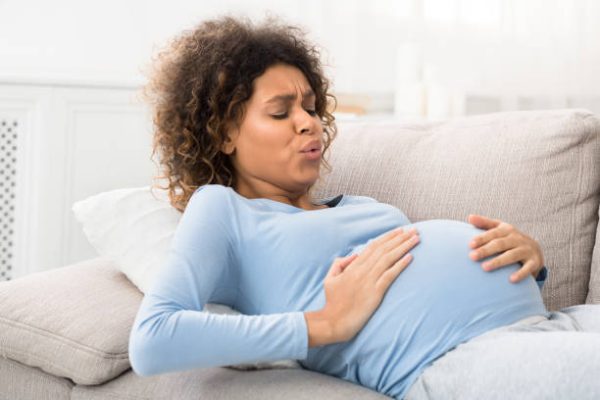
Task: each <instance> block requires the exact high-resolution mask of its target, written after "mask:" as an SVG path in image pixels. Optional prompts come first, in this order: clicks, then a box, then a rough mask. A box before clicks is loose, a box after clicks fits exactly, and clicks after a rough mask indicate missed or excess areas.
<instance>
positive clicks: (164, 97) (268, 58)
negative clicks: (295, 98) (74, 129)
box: [143, 15, 337, 212]
mask: <svg viewBox="0 0 600 400" xmlns="http://www.w3.org/2000/svg"><path fill="white" fill-rule="evenodd" d="M304 36H305V33H304V31H303V30H302V29H301V28H299V27H297V26H292V25H287V24H285V23H283V22H281V21H279V17H273V16H269V17H267V18H266V20H265V21H264V22H263V23H262V24H261V25H258V26H255V25H254V24H252V22H251V21H250V20H249V19H247V18H245V17H234V16H231V15H225V16H221V17H218V18H214V19H211V20H205V21H203V22H201V23H200V24H199V25H197V26H196V27H195V28H194V29H192V30H186V31H183V32H182V33H181V34H180V35H179V36H177V37H175V38H174V39H172V41H171V42H170V43H169V44H168V45H167V46H166V48H165V49H163V50H161V51H160V52H159V53H158V55H157V57H156V58H155V59H154V60H153V61H154V62H153V65H152V69H151V74H150V76H149V80H148V83H147V85H146V86H145V87H144V88H143V94H144V97H145V99H146V100H147V101H148V102H149V103H150V105H151V106H152V109H153V123H154V136H153V143H152V146H153V151H152V156H151V158H153V157H154V155H155V154H156V153H157V152H158V153H159V165H162V168H163V171H162V175H158V176H155V177H154V178H153V181H155V180H157V179H164V178H166V179H167V182H166V185H167V186H166V187H162V186H160V185H158V184H154V185H153V186H152V187H153V188H159V189H163V190H164V189H168V195H169V201H170V204H171V205H172V206H173V207H174V208H175V209H177V210H178V211H180V212H183V211H184V210H185V207H186V205H187V203H188V201H189V199H190V197H191V196H192V194H193V193H194V191H195V190H196V189H197V188H198V187H200V186H202V185H205V184H211V183H216V184H221V185H225V186H231V187H235V183H236V176H235V171H234V168H233V164H232V163H231V160H230V158H229V157H230V156H228V155H226V154H224V153H223V152H222V151H221V146H222V144H223V143H224V142H225V139H226V133H227V130H226V127H227V126H228V124H230V123H233V124H234V125H236V126H239V124H241V121H242V120H243V116H244V111H245V107H244V106H245V102H246V101H247V100H248V99H250V97H251V96H252V92H253V90H252V89H253V82H254V80H255V79H256V78H257V77H259V76H260V75H262V74H263V73H264V71H265V70H266V69H267V68H268V67H270V66H272V65H274V64H277V63H284V64H288V65H291V66H294V67H296V68H298V69H299V70H300V71H302V73H303V74H304V75H305V77H306V79H307V81H308V82H309V84H310V86H311V88H312V90H313V91H314V93H315V95H316V98H315V99H316V102H315V110H316V113H317V115H318V116H319V119H320V120H321V123H322V125H323V132H324V137H323V141H324V147H323V155H325V153H326V152H327V149H328V148H329V146H330V144H331V142H332V141H333V140H334V139H335V137H336V135H337V127H336V125H335V122H334V120H335V118H334V116H333V115H332V113H333V110H334V109H335V107H336V106H337V100H336V98H335V96H334V95H332V94H330V93H328V90H329V84H330V82H329V80H328V79H327V78H326V77H325V76H324V74H323V71H322V68H321V62H320V53H319V51H318V49H317V48H316V47H315V46H314V45H312V44H310V43H309V42H308V41H307V40H306V39H305V37H304ZM328 98H330V99H331V100H332V101H331V102H329V103H328ZM321 165H323V166H324V167H325V169H326V170H327V172H330V171H331V166H330V165H329V163H328V162H327V160H326V159H325V156H323V157H322V161H321ZM312 189H313V187H312V186H311V187H310V188H309V195H310V194H311V193H312Z"/></svg>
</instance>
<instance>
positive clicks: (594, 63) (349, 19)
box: [0, 0, 600, 116]
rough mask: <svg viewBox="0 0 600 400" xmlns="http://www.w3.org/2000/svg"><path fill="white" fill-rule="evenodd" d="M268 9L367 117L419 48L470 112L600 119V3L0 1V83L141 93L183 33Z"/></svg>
mask: <svg viewBox="0 0 600 400" xmlns="http://www.w3.org/2000/svg"><path fill="white" fill-rule="evenodd" d="M267 11H269V12H272V13H275V14H278V15H281V16H282V17H284V18H286V19H287V20H288V21H290V22H292V23H295V24H300V25H302V26H304V27H306V28H307V29H308V31H309V37H310V38H312V39H313V40H314V41H316V42H317V43H319V44H320V45H321V46H322V47H323V49H324V50H323V61H324V62H325V64H327V65H328V67H327V68H326V70H327V71H328V72H329V74H330V76H332V77H333V80H334V89H335V90H336V92H338V93H353V94H361V93H362V94H368V95H370V96H371V97H372V100H371V104H370V105H368V108H373V109H377V110H387V111H391V110H392V108H393V107H394V94H395V92H400V93H406V92H410V91H409V89H408V86H400V87H398V86H397V85H396V83H395V82H396V81H397V78H398V73H397V71H398V70H401V69H402V68H403V65H400V63H403V62H407V61H406V60H403V59H399V60H398V57H397V48H398V46H399V45H401V44H403V43H413V44H416V45H417V46H418V47H419V49H420V53H419V54H420V55H421V56H420V58H419V75H418V77H417V79H418V80H417V81H415V82H417V83H421V84H424V85H426V86H432V85H433V86H436V85H437V86H436V87H440V85H441V87H442V88H443V89H444V93H445V95H448V96H451V95H452V96H455V97H456V95H457V96H458V97H460V98H461V101H462V102H463V104H462V107H463V108H464V106H465V104H466V106H467V108H468V107H469V104H470V103H469V101H471V103H473V101H475V103H477V100H476V99H477V98H480V97H486V96H491V97H494V96H500V97H501V100H500V101H499V104H501V105H502V107H504V108H513V109H518V108H536V107H541V108H544V107H546V106H548V107H550V106H589V107H590V108H596V110H595V111H599V112H600V101H598V99H597V96H598V93H600V74H598V73H597V72H596V71H598V70H600V24H598V23H597V21H600V2H599V1H595V0H485V1H482V0H404V1H402V0H396V1H395V0H372V1H359V0H338V1H335V0H302V1H300V0H294V1H292V0H280V1H267V0H264V1H260V0H254V1H248V0H246V1H242V0H239V1H233V0H230V1H224V0H219V1H197V0H176V1H170V2H166V1H156V0H153V1H142V0H129V1H122V0H121V1H117V0H106V1H103V2H87V1H75V0H56V1H51V2H49V1H41V0H39V1H34V0H0V79H4V80H5V81H6V80H7V79H8V80H10V79H16V78H19V79H23V78H25V79H33V77H36V78H37V79H44V78H51V79H59V80H60V79H63V80H79V81H88V82H89V81H94V82H100V81H101V82H112V83H115V82H117V83H118V82H120V83H123V84H128V85H137V84H140V83H141V82H143V80H144V77H143V75H142V73H141V71H142V70H143V68H144V66H145V65H147V64H148V62H149V61H150V60H151V56H152V54H153V50H155V49H156V48H158V47H160V45H161V44H163V43H165V41H166V40H167V39H168V38H169V37H171V36H172V35H174V34H176V33H177V32H179V31H181V30H182V29H186V28H190V27H192V26H193V24H194V23H196V22H198V21H200V20H202V19H205V18H209V17H212V16H216V15H219V14H221V13H224V12H233V13H238V14H244V15H248V16H250V17H251V18H253V19H257V20H258V19H260V18H262V17H263V16H264V15H265V12H267ZM2 77H4V78H2ZM415 82H412V83H415ZM405 83H407V84H408V82H405ZM403 89H405V90H403ZM438 93H439V91H438ZM465 95H467V96H471V97H474V98H475V100H473V99H471V100H468V99H465V98H464V96H465ZM461 96H462V97H461ZM478 96H479V97H478ZM408 100H409V101H413V100H412V95H411V97H410V98H409V99H408ZM414 101H415V102H418V101H420V100H419V99H415V100H414ZM492 103H493V101H492ZM482 104H483V106H482ZM485 104H486V102H485V101H483V102H481V103H480V104H479V106H480V107H484V106H485ZM434 105H435V104H434ZM474 107H475V108H476V107H477V104H475V106H474ZM484 110H485V108H484ZM455 111H456V110H455ZM459 111H460V110H459ZM459 111H457V112H459ZM463 111H464V110H463ZM424 112H427V110H424ZM466 112H467V113H468V112H469V110H466ZM424 116H427V115H424Z"/></svg>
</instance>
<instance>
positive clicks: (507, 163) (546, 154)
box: [314, 110, 600, 310]
mask: <svg viewBox="0 0 600 400" xmlns="http://www.w3.org/2000/svg"><path fill="white" fill-rule="evenodd" d="M338 131H339V134H338V137H337V138H336V139H335V141H334V143H333V145H332V147H331V156H330V158H329V162H330V164H331V165H332V168H333V169H332V171H331V173H329V174H327V173H325V171H323V172H324V173H323V175H322V180H321V182H319V183H318V184H317V185H316V186H315V188H314V195H315V196H316V197H326V196H331V195H335V194H339V193H347V194H358V195H365V196H370V197H373V198H375V199H377V200H379V201H381V202H385V203H389V204H392V205H394V206H396V207H398V208H400V209H401V210H402V211H403V212H404V213H405V214H406V216H407V217H408V218H409V219H410V220H411V221H412V222H413V223H414V222H419V221H422V220H426V219H438V218H439V219H457V220H460V221H464V222H467V216H468V214H481V215H484V216H489V217H492V218H498V219H501V220H503V221H506V222H509V223H511V224H513V225H514V226H515V227H516V228H517V229H519V230H521V231H523V232H524V233H526V234H528V235H529V236H531V237H532V238H534V239H536V240H537V241H538V242H539V243H540V245H541V247H542V250H543V252H544V258H545V263H546V266H547V267H548V269H549V270H550V273H549V278H548V281H547V282H546V284H545V286H544V290H543V296H544V301H545V303H546V306H547V307H548V308H549V309H551V310H556V309H560V308H562V307H566V306H570V305H574V304H581V303H584V302H585V301H586V296H587V294H588V284H589V281H590V279H589V278H590V265H591V263H592V251H593V248H594V242H595V236H596V228H597V224H598V207H599V201H600V121H599V119H598V118H597V117H595V116H594V115H593V114H591V113H590V112H589V111H586V110H543V111H515V112H503V113H494V114H486V115H480V116H471V117H466V118H458V119H454V120H449V121H446V122H431V123H400V122H397V121H383V122H372V121H367V122H344V123H343V124H338ZM599 251H600V250H599ZM591 269H592V270H593V271H594V273H596V274H597V273H600V254H599V255H598V256H597V257H596V258H595V259H594V265H593V266H592V268H591ZM593 282H596V285H598V284H600V279H598V278H597V277H595V280H593ZM599 289H600V288H598V287H597V286H595V287H593V288H592V290H591V292H595V293H597V291H598V290H599ZM596 296H597V297H595V298H596V299H598V298H599V297H600V295H596Z"/></svg>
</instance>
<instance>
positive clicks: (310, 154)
mask: <svg viewBox="0 0 600 400" xmlns="http://www.w3.org/2000/svg"><path fill="white" fill-rule="evenodd" d="M300 154H302V155H303V156H304V157H306V158H308V159H309V160H318V159H320V158H321V149H315V150H310V151H302V152H300Z"/></svg>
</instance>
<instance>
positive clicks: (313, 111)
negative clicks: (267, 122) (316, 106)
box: [271, 110, 317, 119]
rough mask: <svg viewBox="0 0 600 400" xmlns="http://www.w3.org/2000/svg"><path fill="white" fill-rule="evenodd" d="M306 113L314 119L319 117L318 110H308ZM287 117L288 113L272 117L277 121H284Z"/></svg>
mask: <svg viewBox="0 0 600 400" xmlns="http://www.w3.org/2000/svg"><path fill="white" fill-rule="evenodd" d="M306 112H307V113H309V114H310V115H311V116H313V117H314V116H316V115H317V110H306ZM287 116H288V114H287V113H283V114H276V115H271V117H273V118H275V119H284V118H287Z"/></svg>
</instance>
